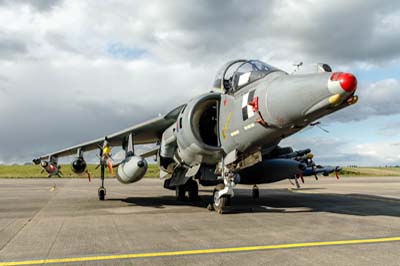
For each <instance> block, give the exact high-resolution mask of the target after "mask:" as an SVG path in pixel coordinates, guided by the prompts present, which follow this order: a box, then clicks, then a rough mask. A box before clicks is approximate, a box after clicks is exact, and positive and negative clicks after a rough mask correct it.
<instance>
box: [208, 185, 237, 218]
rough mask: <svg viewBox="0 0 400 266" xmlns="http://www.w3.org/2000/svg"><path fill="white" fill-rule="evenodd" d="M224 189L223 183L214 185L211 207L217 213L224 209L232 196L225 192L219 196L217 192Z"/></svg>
mask: <svg viewBox="0 0 400 266" xmlns="http://www.w3.org/2000/svg"><path fill="white" fill-rule="evenodd" d="M224 189H225V185H224V184H218V185H217V186H216V187H215V189H214V193H213V199H214V202H213V206H212V207H213V209H214V210H215V211H216V212H217V213H219V214H222V213H223V211H224V208H225V207H226V206H229V205H230V203H231V198H232V196H231V195H228V194H226V195H222V196H219V193H220V192H221V191H223V190H224Z"/></svg>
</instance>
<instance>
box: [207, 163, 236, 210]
mask: <svg viewBox="0 0 400 266" xmlns="http://www.w3.org/2000/svg"><path fill="white" fill-rule="evenodd" d="M222 178H223V180H224V183H221V184H218V185H217V186H216V187H215V189H214V193H213V204H212V207H213V209H214V210H215V211H216V212H217V213H219V214H222V213H223V211H224V208H225V207H226V206H229V205H230V202H231V198H233V196H234V192H233V187H234V186H235V185H236V184H237V183H239V181H240V176H239V175H238V174H236V173H234V172H233V171H232V169H229V168H227V167H225V164H224V160H222Z"/></svg>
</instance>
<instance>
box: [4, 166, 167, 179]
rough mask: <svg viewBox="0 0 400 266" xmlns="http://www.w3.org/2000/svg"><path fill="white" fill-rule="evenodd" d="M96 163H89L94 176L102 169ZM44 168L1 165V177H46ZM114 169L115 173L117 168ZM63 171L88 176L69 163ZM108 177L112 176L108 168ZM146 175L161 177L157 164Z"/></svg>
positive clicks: (75, 176) (71, 175)
mask: <svg viewBox="0 0 400 266" xmlns="http://www.w3.org/2000/svg"><path fill="white" fill-rule="evenodd" d="M95 167H96V165H94V164H89V165H88V170H89V173H90V174H91V176H92V177H98V176H99V175H100V169H99V168H98V169H95ZM41 170H42V168H41V167H40V166H39V165H0V178H46V177H47V173H46V172H44V173H40V171H41ZM113 170H114V175H115V173H116V171H117V169H115V168H114V169H113ZM61 172H62V174H63V177H66V178H87V175H86V174H84V175H77V174H75V173H73V172H72V170H71V166H70V165H69V164H65V165H61ZM105 173H106V177H110V174H109V172H108V169H106V172H105ZM145 177H159V170H158V167H157V166H156V165H155V164H149V167H148V169H147V173H146V175H145Z"/></svg>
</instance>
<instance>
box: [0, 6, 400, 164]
mask: <svg viewBox="0 0 400 266" xmlns="http://www.w3.org/2000/svg"><path fill="white" fill-rule="evenodd" d="M26 6H28V8H26ZM21 10H23V11H24V12H21ZM399 12H400V7H399V3H398V1H379V2H374V1H372V2H365V1H341V2H337V1H336V2H332V3H330V2H325V1H324V2H322V1H304V2H298V1H268V2H266V1H252V2H251V3H245V2H243V1H211V0H208V1H189V0H181V1H173V2H171V1H168V2H167V1H145V2H136V1H135V2H129V1H122V0H121V1H113V2H106V1H95V0H92V1H61V0H58V1H45V0H43V1H40V0H39V1H25V0H21V1H10V0H0V33H1V34H0V35H1V36H2V37H0V59H1V60H0V68H1V69H2V73H1V75H2V76H1V77H0V96H1V97H0V113H1V114H2V115H1V116H0V124H1V125H2V128H4V129H6V130H1V132H0V144H1V145H0V147H2V150H1V151H0V161H5V162H13V161H15V160H18V161H25V160H28V159H31V158H32V157H33V156H37V155H39V154H42V153H47V152H49V151H52V150H54V149H59V148H62V147H64V146H68V145H72V144H76V143H79V142H82V141H86V140H88V139H91V138H96V137H99V136H102V135H104V134H107V133H110V132H113V131H116V130H119V129H122V128H124V127H127V126H130V125H132V124H135V123H137V122H140V121H144V120H146V119H148V118H150V117H154V116H156V115H157V114H158V113H164V112H167V111H168V110H169V109H171V108H173V107H174V106H176V105H178V104H181V103H182V102H185V101H187V100H188V99H189V98H191V97H193V96H195V95H197V94H200V93H202V92H206V91H208V90H209V89H210V87H211V84H212V79H213V77H214V75H215V72H216V71H217V69H218V68H219V67H220V66H221V65H222V64H223V63H225V61H227V60H231V59H233V58H260V59H262V60H264V61H268V62H270V63H272V64H276V65H277V66H278V67H283V68H289V67H291V64H292V62H293V61H297V60H299V59H300V60H303V61H305V62H307V61H309V62H315V61H326V62H328V63H330V64H332V65H335V64H336V65H337V64H340V65H342V66H346V67H351V66H355V65H357V64H366V65H378V66H379V65H380V64H383V63H385V62H392V61H396V60H397V61H399V56H400V54H399V49H398V47H399V46H398V44H399V38H400V37H399V36H400V32H399V29H400V24H399V23H400V22H399V15H398V14H399ZM115 43H117V44H119V45H120V46H121V47H123V48H124V49H125V50H124V51H125V52H126V51H134V50H135V49H136V50H137V51H140V52H141V54H140V56H131V57H129V56H128V57H127V58H126V60H119V58H115V55H114V56H113V54H112V53H110V51H109V47H110V45H112V44H115ZM122 54H124V53H122ZM119 57H121V55H119ZM398 85H399V81H398V79H397V80H386V81H381V82H376V83H374V84H371V85H369V86H366V87H365V88H360V90H359V93H360V103H359V104H358V105H356V106H354V107H350V108H349V109H348V110H344V111H341V112H339V113H338V115H337V116H336V114H335V116H332V121H347V118H348V117H350V116H348V113H346V112H350V113H351V114H352V116H351V117H354V119H364V118H367V117H369V116H371V115H387V114H397V113H399V109H398V108H399V107H398V106H399V105H398V104H397V103H396V99H398V97H399V96H400V95H399V94H398V91H399V90H398V87H399V86H398ZM378 89H380V90H381V91H382V95H381V96H380V94H379V93H378V96H377V95H376V93H375V90H378ZM382 104H383V105H384V106H385V108H381V106H382ZM304 144H307V143H304ZM324 145H328V146H329V145H330V144H324ZM321 146H322V144H321ZM300 148H303V147H300ZM321 154H324V153H323V151H321ZM354 156H356V155H354ZM332 160H333V158H332ZM337 160H340V159H337Z"/></svg>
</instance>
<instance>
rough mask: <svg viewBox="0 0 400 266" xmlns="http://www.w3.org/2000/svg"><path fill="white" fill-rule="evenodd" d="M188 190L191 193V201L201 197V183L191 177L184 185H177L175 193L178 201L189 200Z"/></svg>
mask: <svg viewBox="0 0 400 266" xmlns="http://www.w3.org/2000/svg"><path fill="white" fill-rule="evenodd" d="M186 191H187V192H188V195H189V201H198V200H200V197H199V185H198V184H197V182H196V181H195V180H193V179H190V180H188V181H187V182H186V184H184V185H180V186H176V188H175V195H176V199H177V200H178V201H187V200H188V198H187V197H186Z"/></svg>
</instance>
